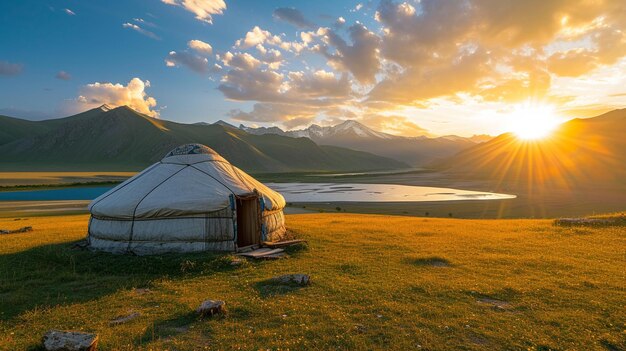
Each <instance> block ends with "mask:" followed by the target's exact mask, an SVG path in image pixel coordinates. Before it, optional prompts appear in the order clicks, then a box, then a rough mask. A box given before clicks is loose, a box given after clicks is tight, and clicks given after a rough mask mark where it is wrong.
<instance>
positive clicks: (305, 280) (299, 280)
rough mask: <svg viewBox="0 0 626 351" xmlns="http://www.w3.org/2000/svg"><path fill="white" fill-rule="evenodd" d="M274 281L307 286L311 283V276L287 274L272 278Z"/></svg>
mask: <svg viewBox="0 0 626 351" xmlns="http://www.w3.org/2000/svg"><path fill="white" fill-rule="evenodd" d="M272 281H274V282H276V283H280V284H296V285H302V286H305V285H309V284H311V277H310V276H309V275H308V274H285V275H281V276H278V277H274V278H272Z"/></svg>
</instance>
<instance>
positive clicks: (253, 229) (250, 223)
mask: <svg viewBox="0 0 626 351" xmlns="http://www.w3.org/2000/svg"><path fill="white" fill-rule="evenodd" d="M260 243H261V208H260V206H259V196H258V195H257V194H253V195H250V196H238V197H237V247H245V246H250V245H258V244H260Z"/></svg>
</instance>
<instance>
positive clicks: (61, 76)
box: [54, 71, 72, 80]
mask: <svg viewBox="0 0 626 351" xmlns="http://www.w3.org/2000/svg"><path fill="white" fill-rule="evenodd" d="M54 78H56V79H60V80H70V79H72V76H71V75H70V74H69V73H67V72H65V71H59V72H58V73H57V74H56V75H55V76H54Z"/></svg>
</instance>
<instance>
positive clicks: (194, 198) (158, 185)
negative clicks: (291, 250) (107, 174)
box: [89, 144, 285, 219]
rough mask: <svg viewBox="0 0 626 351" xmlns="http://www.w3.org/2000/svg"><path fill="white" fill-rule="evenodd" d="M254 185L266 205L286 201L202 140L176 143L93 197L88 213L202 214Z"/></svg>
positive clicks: (110, 215) (280, 205) (131, 216)
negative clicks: (151, 163) (119, 182)
mask: <svg viewBox="0 0 626 351" xmlns="http://www.w3.org/2000/svg"><path fill="white" fill-rule="evenodd" d="M254 190H256V191H257V192H259V194H260V195H261V196H262V197H263V200H264V203H265V208H266V210H278V209H282V208H283V207H284V206H285V199H284V198H283V197H282V195H280V194H279V193H277V192H276V191H274V190H272V189H270V188H268V187H267V186H265V185H264V184H262V183H261V182H259V181H257V180H256V179H254V178H253V177H251V176H250V175H248V174H247V173H245V172H244V171H242V170H240V169H238V168H237V167H235V166H233V165H231V164H230V163H229V162H228V161H226V160H225V159H224V158H223V157H221V156H220V155H219V154H218V153H217V152H215V151H214V150H212V149H211V148H209V147H207V146H204V145H200V144H187V145H182V146H179V147H177V148H175V149H173V150H172V151H170V152H168V153H167V154H166V155H165V157H164V158H163V159H162V160H161V161H160V162H157V163H155V164H153V165H152V166H150V167H148V168H147V169H145V170H144V171H142V172H141V173H139V174H137V175H135V176H134V177H132V178H130V179H128V180H126V181H125V182H123V183H121V184H119V185H118V186H116V187H115V188H113V189H111V190H109V191H108V192H106V193H105V194H103V195H101V196H100V197H98V198H96V199H95V200H93V201H92V202H91V204H90V205H89V210H90V212H91V214H92V215H94V216H99V217H104V218H117V219H140V218H161V217H181V216H193V215H201V214H203V213H210V212H215V211H219V210H222V209H224V208H227V207H228V206H230V199H229V196H230V195H231V194H232V195H235V196H242V195H246V194H250V193H252V192H253V191H254Z"/></svg>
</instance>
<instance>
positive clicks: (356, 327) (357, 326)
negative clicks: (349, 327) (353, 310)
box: [354, 324, 367, 334]
mask: <svg viewBox="0 0 626 351" xmlns="http://www.w3.org/2000/svg"><path fill="white" fill-rule="evenodd" d="M354 331H355V332H357V333H359V334H363V333H365V332H367V327H366V326H364V325H363V324H355V325H354Z"/></svg>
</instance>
